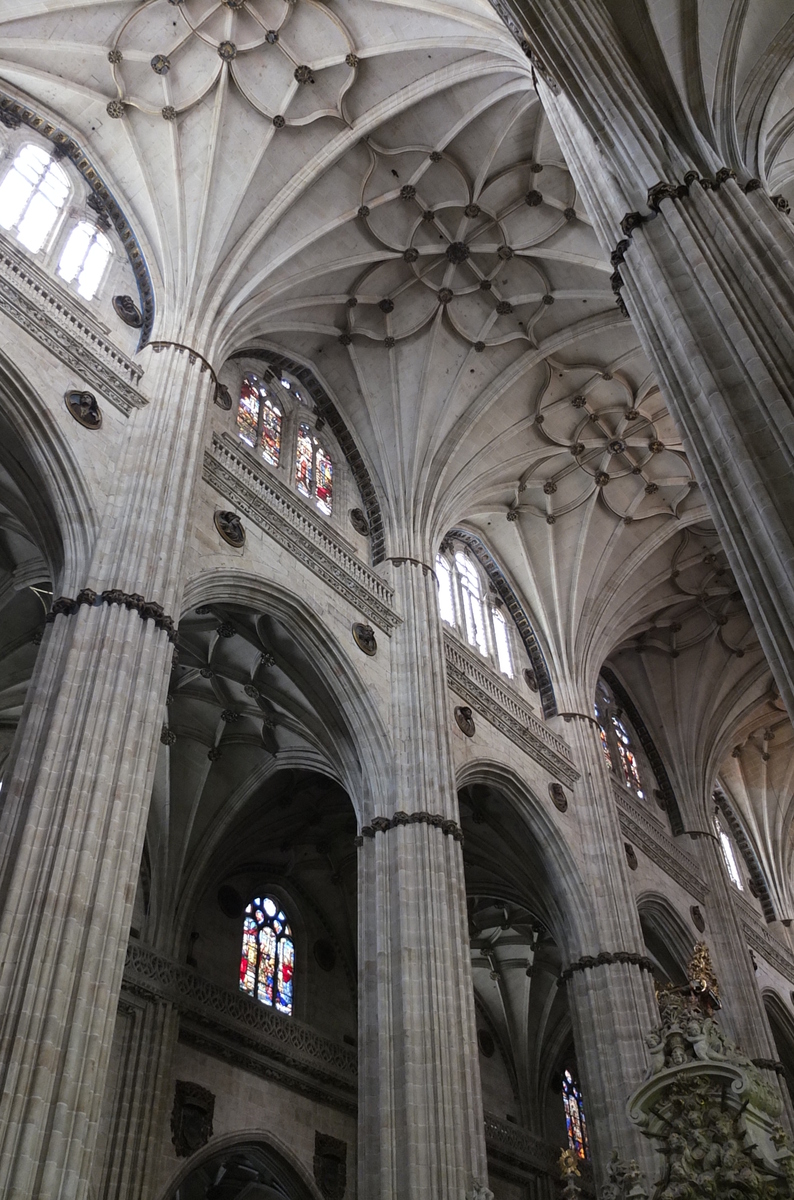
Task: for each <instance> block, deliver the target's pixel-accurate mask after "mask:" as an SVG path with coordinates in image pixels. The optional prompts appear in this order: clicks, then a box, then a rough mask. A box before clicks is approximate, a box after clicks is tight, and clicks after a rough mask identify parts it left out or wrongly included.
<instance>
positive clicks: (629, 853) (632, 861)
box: [623, 842, 638, 871]
mask: <svg viewBox="0 0 794 1200" xmlns="http://www.w3.org/2000/svg"><path fill="white" fill-rule="evenodd" d="M623 846H624V848H625V851H626V862H627V863H628V864H629V866H630V867H631V869H632V871H636V870H637V865H638V864H637V851H636V850H635V849H634V847H633V846H632V844H631V842H624V843H623Z"/></svg>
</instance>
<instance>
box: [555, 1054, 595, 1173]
mask: <svg viewBox="0 0 794 1200" xmlns="http://www.w3.org/2000/svg"><path fill="white" fill-rule="evenodd" d="M562 1102H563V1106H564V1108H565V1127H566V1129H567V1131H568V1145H569V1147H570V1148H571V1150H573V1152H574V1154H575V1155H576V1157H577V1158H589V1157H590V1150H589V1147H588V1145H587V1125H586V1124H585V1119H584V1103H583V1102H582V1093H581V1092H580V1091H579V1087H578V1085H577V1084H576V1082H575V1080H574V1077H573V1075H572V1074H571V1072H570V1071H565V1072H563V1076H562Z"/></svg>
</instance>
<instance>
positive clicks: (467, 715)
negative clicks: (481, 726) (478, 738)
mask: <svg viewBox="0 0 794 1200" xmlns="http://www.w3.org/2000/svg"><path fill="white" fill-rule="evenodd" d="M455 720H456V721H457V725H458V729H459V730H460V731H461V733H465V735H466V737H474V732H475V728H476V727H475V724H474V717H473V716H472V711H471V709H470V708H466V706H465V705H459V706H458V707H457V708H456V709H455Z"/></svg>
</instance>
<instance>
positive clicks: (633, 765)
mask: <svg viewBox="0 0 794 1200" xmlns="http://www.w3.org/2000/svg"><path fill="white" fill-rule="evenodd" d="M612 727H613V729H614V730H615V741H616V742H617V747H618V757H619V758H620V765H621V767H622V768H623V781H624V783H625V784H626V787H627V788H629V789H630V791H632V792H636V794H637V795H638V796H639V798H640V800H644V799H645V792H644V790H643V786H642V780H641V779H640V769H639V766H638V764H637V756H636V754H635V753H634V742H633V741H632V738H631V734H630V733H629V731H628V729H627V728H626V726H625V725H624V724H623V722H622V721H621V719H620V717H618V716H616V715H615V713H612Z"/></svg>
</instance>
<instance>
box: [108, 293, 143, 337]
mask: <svg viewBox="0 0 794 1200" xmlns="http://www.w3.org/2000/svg"><path fill="white" fill-rule="evenodd" d="M112 303H113V308H114V309H115V311H116V316H117V317H120V318H121V320H122V321H123V322H124V324H125V325H129V326H130V328H131V329H140V327H141V326H142V325H143V317H142V316H141V310H140V309H139V308H138V305H137V304H136V303H135V301H134V300H133V298H132V296H114V297H113V301H112Z"/></svg>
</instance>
